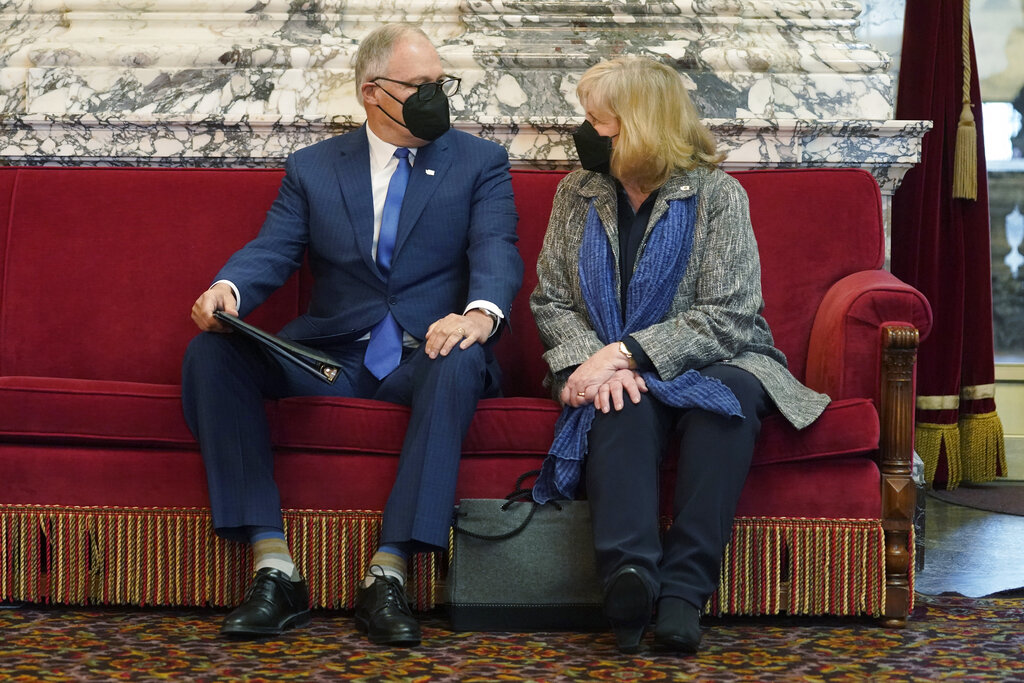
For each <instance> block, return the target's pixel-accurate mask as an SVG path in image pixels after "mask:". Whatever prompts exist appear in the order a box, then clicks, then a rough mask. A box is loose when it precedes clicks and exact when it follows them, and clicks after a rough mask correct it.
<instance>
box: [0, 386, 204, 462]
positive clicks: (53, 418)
mask: <svg viewBox="0 0 1024 683" xmlns="http://www.w3.org/2000/svg"><path fill="white" fill-rule="evenodd" d="M0 436H2V437H3V439H4V440H5V441H9V440H13V439H17V440H19V441H29V440H31V441H35V442H47V443H69V444H93V445H99V444H107V445H113V446H117V445H119V444H121V445H125V446H132V447H135V446H170V447H195V440H194V439H193V438H192V434H191V433H190V432H189V430H188V427H187V426H186V425H185V418H184V416H183V415H182V411H181V387H180V386H178V385H173V384H143V383H141V382H112V381H106V380H95V379H64V378H55V377H0Z"/></svg>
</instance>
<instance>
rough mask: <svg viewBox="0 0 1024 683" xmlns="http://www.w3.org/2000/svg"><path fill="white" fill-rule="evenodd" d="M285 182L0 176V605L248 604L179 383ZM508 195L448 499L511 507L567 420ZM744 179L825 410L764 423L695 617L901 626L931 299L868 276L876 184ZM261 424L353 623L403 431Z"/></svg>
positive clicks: (432, 576) (535, 184) (521, 176)
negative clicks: (492, 372)
mask: <svg viewBox="0 0 1024 683" xmlns="http://www.w3.org/2000/svg"><path fill="white" fill-rule="evenodd" d="M281 173H282V172H281V171H280V170H264V169H259V170H253V169H227V170H225V169H216V170H213V169H201V170H200V169H191V170H190V169H138V168H135V169H126V168H54V167H48V168H13V167H8V168H0V245H2V249H3V252H2V257H0V562H2V566H0V600H24V601H35V602H55V603H66V604H96V603H115V604H136V605H205V604H208V605H227V604H233V603H236V602H237V601H238V600H239V599H240V597H241V593H242V591H243V590H244V586H245V585H246V583H247V580H248V573H249V559H248V557H247V553H248V550H247V549H246V548H245V547H244V546H241V545H238V544H229V543H225V542H222V541H220V540H218V539H217V538H216V537H215V536H214V535H213V534H212V532H211V528H210V520H209V514H208V509H207V506H208V499H207V494H206V483H205V476H204V472H203V466H202V462H201V459H200V456H199V452H198V449H197V446H196V443H195V441H194V440H193V438H192V436H191V434H190V433H189V431H188V430H187V428H186V426H185V423H184V420H183V418H182V414H181V407H180V401H179V381H180V379H179V378H180V362H181V358H182V354H183V352H184V349H185V346H186V344H187V343H188V341H189V339H190V338H191V337H192V336H193V335H194V334H196V330H195V327H194V326H193V324H192V322H191V321H190V320H189V309H190V307H191V305H192V302H193V301H194V300H195V298H196V296H198V294H199V292H201V291H202V290H203V289H204V288H205V287H206V286H207V285H208V284H209V279H210V277H211V276H212V275H213V274H214V273H215V272H216V270H217V269H218V267H219V266H220V265H221V264H222V263H223V262H224V261H225V259H226V258H227V257H228V255H229V254H231V253H232V252H233V251H234V250H235V249H237V248H238V247H240V246H241V245H242V244H243V243H244V242H245V241H246V240H247V239H249V238H250V237H251V236H252V235H253V234H255V232H256V231H257V229H258V228H259V226H260V224H261V223H262V220H263V216H264V213H265V211H266V210H267V208H268V207H269V205H270V203H271V201H272V200H273V198H274V196H275V194H276V191H277V187H278V184H279V181H280V178H281ZM513 175H514V185H515V193H516V202H517V206H518V209H519V214H520V222H519V235H520V243H519V247H520V250H521V252H522V255H523V258H524V260H525V261H526V264H527V268H526V277H525V283H524V285H523V289H522V291H521V292H520V295H519V297H518V298H517V300H516V302H515V305H514V309H513V310H512V312H511V321H512V326H511V330H510V331H509V332H508V333H506V334H505V335H504V337H503V338H502V339H501V340H500V342H499V344H500V347H499V356H500V359H501V361H502V363H503V367H504V370H505V387H504V390H505V396H506V398H501V399H493V400H486V401H483V402H482V403H481V405H480V408H479V411H478V415H477V417H476V419H475V421H474V423H473V426H472V428H471V430H470V433H469V436H468V438H467V439H466V443H465V454H464V459H463V463H462V472H461V475H460V483H459V491H458V496H459V497H502V496H504V495H505V494H506V493H507V492H508V491H509V490H510V488H511V486H512V484H513V483H514V481H515V478H516V476H517V475H518V474H520V473H522V472H524V471H527V470H529V469H532V468H534V467H536V466H538V465H539V463H540V462H541V460H542V458H543V455H544V454H545V452H546V450H547V447H548V445H549V442H550V439H551V435H552V427H553V424H554V421H555V418H556V416H557V413H558V408H557V406H556V405H555V403H554V402H552V401H551V400H550V399H549V398H548V397H547V395H546V393H545V390H544V388H543V387H542V384H541V382H542V378H543V376H544V374H545V366H544V363H543V361H542V359H541V351H542V349H541V346H540V343H539V340H538V335H537V331H536V329H535V327H534V324H533V319H532V317H531V315H530V312H529V307H528V304H527V299H528V297H529V293H530V292H531V291H532V289H533V286H534V284H535V282H536V275H535V272H534V268H533V266H534V263H535V261H536V256H537V252H538V250H539V248H540V244H541V240H542V238H543V234H544V231H545V228H546V224H547V218H548V214H549V211H550V203H551V199H552V197H553V195H554V191H555V186H556V184H557V182H558V180H559V179H560V177H561V176H562V173H560V172H554V171H525V170H524V171H516V172H514V174H513ZM736 176H737V177H738V178H739V180H740V181H741V183H742V184H743V185H744V187H745V188H746V190H747V192H748V194H749V196H750V204H751V213H752V216H753V223H754V228H755V232H756V234H757V238H758V242H759V246H760V250H761V257H762V266H763V286H764V297H765V300H766V309H765V315H766V317H767V319H768V321H769V322H770V324H771V325H772V328H773V331H774V333H775V337H776V341H777V344H778V346H779V348H781V349H782V350H783V351H784V352H785V353H786V355H787V357H788V358H789V362H790V366H791V368H792V370H793V372H794V374H796V376H797V377H799V378H801V379H803V380H804V381H805V382H806V383H807V384H809V385H810V386H811V387H814V388H815V389H818V390H820V391H824V392H827V393H828V394H829V395H830V396H832V397H833V399H834V402H833V403H832V405H831V406H830V407H829V409H828V410H827V411H826V412H825V414H824V415H823V416H822V417H821V419H820V420H819V421H818V422H816V423H815V424H814V425H812V426H811V427H809V428H808V429H806V430H804V431H803V432H800V433H798V432H796V431H794V430H793V429H791V428H790V427H788V425H786V424H785V423H784V422H783V420H782V419H781V418H769V419H768V420H767V421H766V422H765V424H764V430H763V434H762V437H761V439H760V442H759V445H758V448H757V452H756V455H755V459H754V467H753V469H752V471H751V473H750V477H749V480H748V482H747V485H746V489H745V491H744V493H743V497H742V500H741V501H740V507H739V517H738V519H737V521H736V525H735V531H734V538H733V541H732V543H731V545H730V547H729V550H728V553H727V556H726V558H725V562H724V566H723V574H722V581H721V586H720V588H719V591H718V593H717V594H716V596H715V597H714V598H713V599H712V604H711V608H712V610H713V611H715V612H719V613H741V614H771V613H777V612H782V611H785V612H789V613H795V614H821V613H829V614H871V615H876V616H879V617H883V618H884V619H886V620H888V621H890V622H892V623H900V622H901V620H903V619H905V618H906V615H907V613H908V610H909V608H910V607H911V604H912V600H913V593H912V572H913V569H912V567H913V564H912V562H911V557H910V554H911V552H912V550H911V549H912V547H913V543H912V534H913V530H912V524H911V517H912V511H913V503H914V501H913V497H914V487H913V485H912V483H911V478H910V471H911V452H912V445H911V444H912V417H913V368H914V359H915V353H916V346H917V342H918V339H919V336H920V335H923V334H925V333H926V332H927V331H928V329H929V326H930V320H931V318H930V309H929V307H928V303H927V301H926V300H925V299H924V298H923V297H922V296H921V295H920V293H918V292H917V291H916V290H914V289H912V288H911V287H909V286H907V285H906V284H904V283H902V282H900V281H899V280H897V279H896V278H895V277H893V276H892V275H891V274H889V273H888V272H886V271H884V270H882V268H881V267H882V264H883V258H884V235H883V227H882V211H881V200H880V196H879V191H878V187H877V185H876V183H875V181H874V179H873V178H872V176H871V175H869V174H868V173H866V172H864V171H859V170H808V169H805V170H773V171H749V172H741V173H737V174H736ZM309 285H310V282H309V279H308V275H307V274H305V273H299V274H298V275H297V276H296V277H294V278H293V279H292V280H291V281H290V282H289V283H288V284H287V285H286V286H285V287H284V288H283V289H282V290H280V291H279V292H277V293H276V294H275V295H274V296H273V297H272V298H271V299H270V300H269V301H268V302H267V303H266V304H264V305H263V306H262V307H261V308H260V309H259V310H257V311H256V312H255V313H254V314H253V315H252V316H251V318H250V320H251V321H252V322H254V323H256V324H258V325H260V326H263V327H265V328H268V329H277V328H278V327H280V326H281V325H282V324H283V323H284V322H285V321H287V320H289V319H290V318H291V317H293V316H295V315H296V314H297V313H298V312H299V311H300V310H301V309H302V306H303V303H304V301H305V300H306V298H307V293H308V289H309ZM268 409H269V410H270V412H271V420H272V425H273V427H272V431H273V440H274V443H275V444H276V447H277V450H278V453H279V455H278V461H277V478H278V481H279V482H280V487H281V491H282V499H283V505H284V506H285V508H286V524H287V526H288V534H289V537H290V540H291V543H292V545H293V551H294V554H295V555H296V557H297V559H298V562H299V563H300V565H301V566H302V568H303V569H304V571H305V573H306V575H307V577H308V578H309V581H310V586H311V591H312V595H313V601H314V604H315V605H316V606H323V607H331V608H345V607H350V606H351V605H352V601H353V596H354V586H355V583H356V581H357V579H358V577H359V575H360V574H361V572H362V571H363V568H364V566H365V564H366V561H367V559H368V557H369V554H370V552H371V551H372V549H373V547H374V545H375V534H376V533H377V531H378V528H379V510H381V509H382V507H383V505H384V502H385V499H386V496H387V494H388V490H389V487H390V483H391V480H392V477H393V475H394V472H395V469H396V464H397V457H396V456H397V453H398V450H399V447H400V445H401V438H402V434H403V430H404V426H405V424H406V420H407V411H406V409H404V408H402V407H398V406H394V405H390V404H384V403H379V402H374V401H368V400H338V399H326V398H296V399H287V400H282V401H279V402H275V403H270V404H268ZM667 467H669V468H671V462H669V464H668V465H667ZM444 569H445V566H444V564H443V558H441V557H424V558H422V559H420V560H419V561H418V563H417V565H416V566H415V575H414V580H413V581H412V582H411V586H410V593H411V596H412V598H413V600H414V603H415V605H416V606H418V607H419V608H427V607H430V606H432V605H433V604H434V600H435V594H437V595H439V594H440V593H439V592H438V591H437V588H438V585H439V583H440V582H441V581H442V580H443V576H444V573H445V572H444Z"/></svg>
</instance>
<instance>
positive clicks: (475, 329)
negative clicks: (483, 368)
mask: <svg viewBox="0 0 1024 683" xmlns="http://www.w3.org/2000/svg"><path fill="white" fill-rule="evenodd" d="M493 326H494V323H493V322H491V318H490V317H489V316H488V315H487V314H486V313H484V312H483V311H478V310H476V309H473V310H472V311H469V312H468V313H466V315H459V314H457V313H449V314H448V315H446V316H445V317H443V318H441V319H440V320H438V321H436V322H435V323H434V324H433V325H431V326H430V327H428V328H427V340H426V343H424V345H423V347H424V350H425V351H426V353H427V355H428V356H430V357H431V358H437V356H438V354H440V355H442V356H447V355H448V354H449V353H450V352H451V350H452V349H454V348H455V345H456V344H458V345H459V348H460V349H468V348H469V347H470V346H472V345H473V344H476V343H478V342H479V343H481V344H482V343H484V342H485V341H487V338H488V337H490V336H491V328H492V327H493Z"/></svg>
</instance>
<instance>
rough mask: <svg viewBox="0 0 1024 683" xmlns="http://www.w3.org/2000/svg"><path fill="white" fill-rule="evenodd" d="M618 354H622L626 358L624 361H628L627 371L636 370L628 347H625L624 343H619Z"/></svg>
mask: <svg viewBox="0 0 1024 683" xmlns="http://www.w3.org/2000/svg"><path fill="white" fill-rule="evenodd" d="M619 352H620V353H622V355H623V356H625V357H626V360H628V361H629V369H630V370H636V361H635V360H633V354H632V353H631V352H630V350H629V347H628V346H626V342H624V341H620V342H619Z"/></svg>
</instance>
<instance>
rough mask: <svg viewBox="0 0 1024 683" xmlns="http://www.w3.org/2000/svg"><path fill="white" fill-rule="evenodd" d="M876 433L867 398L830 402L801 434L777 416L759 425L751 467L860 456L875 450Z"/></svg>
mask: <svg viewBox="0 0 1024 683" xmlns="http://www.w3.org/2000/svg"><path fill="white" fill-rule="evenodd" d="M879 433H880V432H879V423H878V412H877V411H876V410H875V406H874V403H872V402H871V401H870V400H868V399H866V398H850V399H844V400H841V401H833V402H832V403H830V404H829V405H828V407H827V408H826V409H825V412H824V413H822V414H821V417H819V418H818V419H817V420H815V421H814V422H813V423H812V424H811V425H810V426H808V427H806V428H804V429H803V430H797V429H795V428H794V427H793V426H792V425H791V424H789V423H788V422H786V419H785V418H784V417H782V416H781V415H779V414H777V413H776V414H774V415H769V416H768V417H766V418H765V419H764V421H763V422H762V423H761V435H760V437H758V440H757V447H756V448H755V449H754V461H753V464H754V465H770V464H773V463H782V462H799V461H803V460H825V459H829V458H840V457H848V456H851V455H863V454H867V453H871V452H872V451H875V450H877V449H878V438H879Z"/></svg>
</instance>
